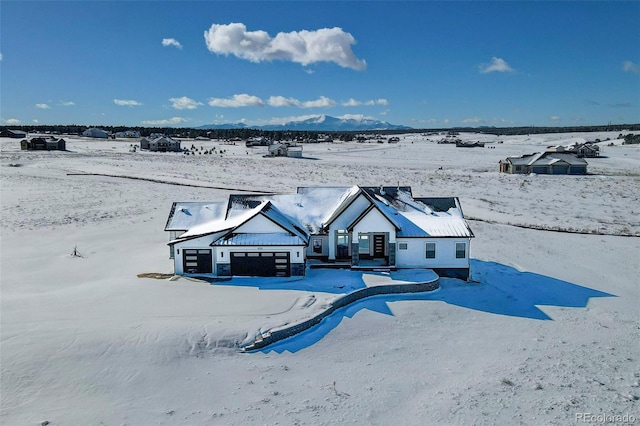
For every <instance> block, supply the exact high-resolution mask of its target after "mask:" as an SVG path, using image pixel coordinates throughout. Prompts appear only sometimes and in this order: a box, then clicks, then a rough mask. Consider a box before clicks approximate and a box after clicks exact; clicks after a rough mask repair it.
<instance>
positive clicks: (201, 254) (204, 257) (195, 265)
mask: <svg viewBox="0 0 640 426" xmlns="http://www.w3.org/2000/svg"><path fill="white" fill-rule="evenodd" d="M182 253H183V256H184V257H183V262H184V263H183V267H184V273H185V274H210V273H212V272H213V262H212V257H211V250H207V249H197V250H196V249H185V250H182Z"/></svg>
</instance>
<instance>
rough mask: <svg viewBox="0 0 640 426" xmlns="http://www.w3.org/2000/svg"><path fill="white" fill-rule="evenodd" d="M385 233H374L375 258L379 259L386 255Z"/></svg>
mask: <svg viewBox="0 0 640 426" xmlns="http://www.w3.org/2000/svg"><path fill="white" fill-rule="evenodd" d="M384 240H385V238H384V235H382V234H374V235H373V257H374V259H379V258H383V257H384V245H385V243H384Z"/></svg>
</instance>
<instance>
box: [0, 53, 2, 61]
mask: <svg viewBox="0 0 640 426" xmlns="http://www.w3.org/2000/svg"><path fill="white" fill-rule="evenodd" d="M0 61H2V53H0Z"/></svg>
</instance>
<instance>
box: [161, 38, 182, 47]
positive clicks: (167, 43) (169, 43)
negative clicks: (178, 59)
mask: <svg viewBox="0 0 640 426" xmlns="http://www.w3.org/2000/svg"><path fill="white" fill-rule="evenodd" d="M162 45H163V46H165V47H166V46H175V47H177V48H178V49H182V45H181V44H180V42H179V41H178V40H176V39H175V38H163V39H162Z"/></svg>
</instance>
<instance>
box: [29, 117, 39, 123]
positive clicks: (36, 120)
mask: <svg viewBox="0 0 640 426" xmlns="http://www.w3.org/2000/svg"><path fill="white" fill-rule="evenodd" d="M31 121H33V122H34V123H39V122H40V120H38V119H36V118H34V119H33V120H31Z"/></svg>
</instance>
